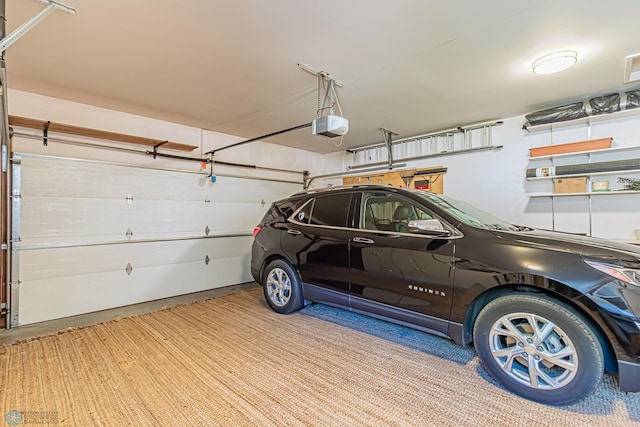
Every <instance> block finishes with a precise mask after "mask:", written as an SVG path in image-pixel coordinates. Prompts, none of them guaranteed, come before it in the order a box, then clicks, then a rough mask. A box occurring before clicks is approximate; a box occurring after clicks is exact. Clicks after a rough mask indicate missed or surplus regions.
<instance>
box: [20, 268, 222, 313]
mask: <svg viewBox="0 0 640 427" xmlns="http://www.w3.org/2000/svg"><path fill="white" fill-rule="evenodd" d="M205 277H206V274H205V264H204V263H202V262H195V263H184V264H172V265H165V266H157V267H149V268H138V269H134V270H133V271H132V272H131V275H127V273H126V272H125V271H124V270H123V269H120V270H118V271H107V272H100V273H93V274H87V275H79V276H67V277H63V278H58V279H54V280H51V279H46V280H33V281H24V282H22V283H21V285H20V307H19V309H20V324H21V325H25V324H30V323H36V322H41V321H45V320H49V319H56V318H61V317H68V316H74V315H77V314H82V313H88V312H93V311H100V310H106V309H109V308H114V307H121V306H124V305H130V304H135V303H139V302H144V301H152V300H156V299H161V298H166V297H170V296H173V295H181V294H186V293H191V292H198V291H202V290H205V289H210V288H211V286H209V284H208V283H206V280H205ZM62 295H64V297H63V298H61V296H62ZM23 302H24V303H23Z"/></svg>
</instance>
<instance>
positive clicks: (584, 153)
mask: <svg viewBox="0 0 640 427" xmlns="http://www.w3.org/2000/svg"><path fill="white" fill-rule="evenodd" d="M638 149H640V146H633V147H613V148H603V149H600V150H587V151H576V152H574V153H561V154H550V155H548V156H535V157H529V161H530V162H532V161H534V160H552V159H555V158H558V157H569V156H579V155H581V154H582V155H587V154H603V153H615V152H618V151H631V150H638Z"/></svg>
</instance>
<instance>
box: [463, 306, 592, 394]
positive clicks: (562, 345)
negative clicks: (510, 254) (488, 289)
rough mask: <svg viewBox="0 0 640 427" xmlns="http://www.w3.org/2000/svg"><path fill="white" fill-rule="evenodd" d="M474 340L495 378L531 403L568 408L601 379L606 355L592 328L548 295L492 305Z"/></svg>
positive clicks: (481, 317) (478, 322) (485, 310)
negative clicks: (532, 401)
mask: <svg viewBox="0 0 640 427" xmlns="http://www.w3.org/2000/svg"><path fill="white" fill-rule="evenodd" d="M473 338H474V345H475V347H476V351H477V353H478V355H479V357H480V360H481V361H482V364H483V366H484V367H485V369H486V370H487V371H488V372H489V373H490V374H491V376H493V377H494V378H495V379H496V380H498V381H499V382H500V383H501V384H503V385H504V387H506V388H507V389H509V390H511V391H512V392H514V393H516V394H518V395H520V396H523V397H525V398H527V399H531V400H534V401H537V402H540V403H544V404H548V405H567V404H570V403H573V402H576V401H578V400H580V399H582V398H583V397H585V396H587V395H588V394H589V393H591V392H592V391H593V390H594V389H595V387H596V386H597V385H598V383H599V382H600V379H601V378H602V374H603V370H604V361H603V360H604V357H603V351H602V347H601V345H600V342H599V341H598V337H597V335H596V333H595V332H594V331H593V329H592V327H591V326H590V325H589V324H588V323H587V322H586V321H585V320H584V319H583V318H582V316H581V315H580V314H578V313H577V312H576V311H575V310H574V309H573V308H571V307H570V306H568V305H565V304H563V303H561V302H559V301H556V300H554V299H552V298H550V297H548V296H546V295H542V294H513V295H507V296H504V297H501V298H498V299H496V300H493V301H491V302H490V303H489V304H487V305H486V306H485V307H484V308H483V309H482V311H480V313H479V314H478V318H477V319H476V323H475V327H474V331H473Z"/></svg>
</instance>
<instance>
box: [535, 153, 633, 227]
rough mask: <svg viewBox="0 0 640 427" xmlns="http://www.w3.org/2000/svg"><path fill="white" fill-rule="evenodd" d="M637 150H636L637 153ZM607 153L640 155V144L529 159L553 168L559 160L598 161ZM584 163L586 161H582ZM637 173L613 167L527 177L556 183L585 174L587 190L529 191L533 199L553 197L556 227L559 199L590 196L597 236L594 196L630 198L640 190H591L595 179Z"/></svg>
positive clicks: (590, 222) (589, 200) (553, 222)
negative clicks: (564, 191)
mask: <svg viewBox="0 0 640 427" xmlns="http://www.w3.org/2000/svg"><path fill="white" fill-rule="evenodd" d="M634 152H635V153H634ZM629 153H633V156H630V155H629ZM605 155H607V156H608V157H611V156H614V157H622V158H625V159H627V158H629V157H640V146H632V147H613V148H605V149H598V150H587V151H579V152H571V153H561V154H553V155H548V156H536V157H531V158H530V159H529V163H530V164H531V163H534V162H545V163H547V165H546V166H548V167H553V166H556V162H555V161H556V160H559V159H563V160H571V159H573V158H575V159H579V158H581V159H585V160H586V163H592V161H594V160H595V161H598V160H599V157H601V156H603V157H604V156H605ZM581 163H585V161H582V162H581ZM612 175H617V176H633V175H640V169H626V170H610V171H598V172H585V173H572V174H562V175H549V176H535V177H527V178H526V180H527V181H548V182H550V183H551V182H553V180H554V179H565V178H577V177H585V178H586V188H585V191H579V192H566V193H559V192H553V191H549V192H532V193H528V194H527V197H529V198H530V199H536V198H538V199H539V198H550V199H551V217H552V229H554V230H555V229H556V213H557V212H556V202H555V200H556V199H557V198H571V197H583V198H586V199H587V207H588V212H587V214H588V233H587V234H588V235H589V236H591V235H593V206H592V198H593V197H597V198H600V197H604V196H627V197H635V196H637V195H640V191H635V190H626V189H611V190H609V191H592V190H591V182H592V180H593V178H595V177H599V176H612Z"/></svg>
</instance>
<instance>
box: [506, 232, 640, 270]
mask: <svg viewBox="0 0 640 427" xmlns="http://www.w3.org/2000/svg"><path fill="white" fill-rule="evenodd" d="M500 234H503V237H506V236H504V234H509V235H511V236H510V238H511V239H515V240H517V241H518V242H519V243H520V244H526V245H528V246H537V247H543V248H545V249H549V250H557V251H562V252H571V253H575V254H577V255H580V256H582V257H585V258H599V259H602V260H611V261H612V262H613V261H615V260H619V261H626V262H630V263H640V246H636V245H631V244H626V243H620V242H614V241H611V240H605V239H600V238H596V237H588V236H580V235H576V234H570V233H561V232H557V231H547V230H535V229H534V230H531V231H523V232H517V233H516V232H514V233H511V232H501V233H500Z"/></svg>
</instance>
